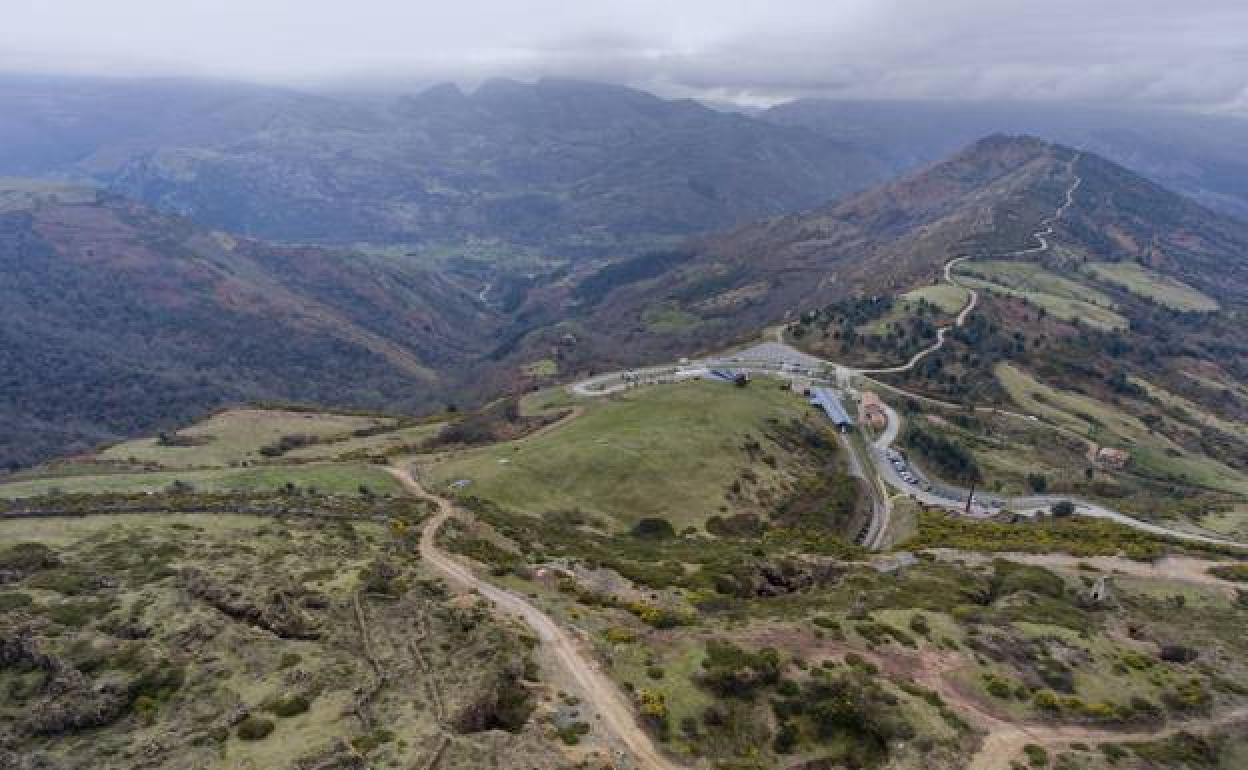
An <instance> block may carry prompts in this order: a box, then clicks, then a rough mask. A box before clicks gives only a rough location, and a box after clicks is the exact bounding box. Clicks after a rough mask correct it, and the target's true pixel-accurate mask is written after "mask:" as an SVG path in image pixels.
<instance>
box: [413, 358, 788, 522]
mask: <svg viewBox="0 0 1248 770" xmlns="http://www.w3.org/2000/svg"><path fill="white" fill-rule="evenodd" d="M585 408H586V412H585V414H584V415H583V416H581V417H579V418H577V419H575V420H572V421H570V422H568V423H566V424H564V425H561V426H560V427H558V428H556V429H554V430H551V431H549V432H546V433H543V434H541V435H540V436H536V437H534V438H533V439H531V440H522V441H517V442H511V443H504V444H498V445H495V446H490V447H485V448H482V449H479V450H471V451H467V452H459V453H455V454H453V455H448V456H442V457H439V458H436V459H435V460H431V461H428V462H426V463H424V464H423V465H421V468H420V471H421V474H422V476H423V477H424V478H426V479H427V480H429V481H430V482H432V483H433V484H434V485H435V486H437V487H445V486H446V485H448V484H450V483H452V482H455V481H458V480H461V479H462V480H467V481H469V482H471V483H470V484H469V485H468V486H467V487H465V490H464V491H465V494H469V495H474V496H477V497H481V498H484V499H488V500H491V501H493V502H495V503H498V504H499V505H502V506H504V507H507V508H513V509H518V510H523V511H528V512H530V513H541V512H544V511H550V510H560V509H573V508H579V509H581V510H583V511H585V512H586V513H591V514H599V515H602V516H606V517H608V518H610V519H614V520H617V521H619V522H622V523H625V524H629V523H632V522H634V521H636V520H637V519H640V518H643V517H646V516H663V517H665V518H668V519H670V520H671V521H672V523H673V525H675V526H677V528H679V527H682V526H685V525H687V524H699V523H701V522H702V521H703V520H704V519H705V518H706V517H708V516H710V515H712V514H715V513H716V511H717V508H718V507H719V505H720V503H721V502H722V501H723V500H724V495H725V492H726V491H727V489H728V488H729V487H730V486H731V485H732V484H733V481H734V480H735V479H736V478H737V476H738V473H739V472H740V470H741V469H742V468H743V467H745V466H747V465H749V457H748V455H747V454H746V452H745V451H744V450H743V449H742V445H743V444H744V443H745V441H746V437H747V435H748V436H751V437H753V438H755V439H757V440H759V441H760V443H761V445H762V451H763V452H766V453H769V454H770V455H771V456H773V457H774V458H776V467H775V468H772V467H770V466H769V465H765V464H760V465H759V466H758V467H756V468H755V473H757V475H758V476H759V477H760V478H759V481H758V484H759V486H760V487H766V486H767V485H768V484H770V483H775V482H778V481H780V480H781V479H782V478H783V477H785V475H786V474H785V470H784V469H785V462H784V460H785V453H784V451H783V450H782V449H781V448H779V447H778V446H776V445H775V444H774V443H773V442H771V441H770V440H768V439H767V438H766V434H767V432H768V430H769V428H770V427H771V425H772V423H770V422H769V421H771V420H774V421H777V422H781V421H783V422H788V421H789V420H791V419H794V418H799V417H801V416H803V415H806V414H809V413H810V411H811V407H809V406H808V405H807V404H805V403H804V402H803V400H802V399H801V398H800V397H798V396H795V395H794V394H793V393H791V392H790V391H788V390H784V389H781V388H780V387H779V386H778V385H777V383H775V382H773V381H770V380H759V381H756V382H755V383H753V384H751V385H750V386H749V387H747V388H736V387H733V386H732V385H728V384H725V383H711V382H704V381H696V382H685V383H680V384H676V385H666V386H658V387H652V388H645V389H641V390H636V391H632V392H629V393H627V394H624V395H620V396H614V397H611V398H608V399H604V400H602V401H598V402H590V403H587V404H586V407H585ZM417 459H418V461H419V458H417Z"/></svg>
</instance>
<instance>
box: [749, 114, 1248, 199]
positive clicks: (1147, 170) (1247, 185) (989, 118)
mask: <svg viewBox="0 0 1248 770" xmlns="http://www.w3.org/2000/svg"><path fill="white" fill-rule="evenodd" d="M756 114H757V116H758V117H759V118H760V119H762V120H767V121H770V122H774V123H779V124H781V125H786V126H797V127H802V128H810V129H813V130H815V131H818V132H819V133H821V134H823V135H825V136H827V137H829V138H831V139H835V140H838V141H842V142H846V143H847V144H850V145H852V146H854V147H856V148H858V149H859V150H860V151H862V152H864V153H865V154H867V155H868V156H869V157H871V158H872V159H873V160H875V161H876V162H879V163H882V164H884V165H885V166H887V167H888V168H889V169H890V171H893V172H903V171H909V170H912V169H914V168H917V167H919V166H922V165H924V164H927V163H932V162H935V161H937V160H940V159H942V158H945V157H947V156H949V155H950V154H952V153H954V152H956V151H957V150H958V149H960V148H961V147H963V146H965V145H967V144H969V143H970V142H973V141H975V140H976V139H979V138H981V137H984V136H988V135H989V134H993V133H1006V134H1028V135H1032V136H1038V137H1042V138H1044V139H1047V140H1049V141H1053V142H1060V143H1062V144H1066V145H1069V146H1071V147H1078V148H1081V149H1084V150H1087V151H1089V152H1093V153H1096V154H1098V155H1101V156H1104V157H1105V158H1108V159H1109V160H1112V161H1114V162H1116V163H1120V164H1122V165H1123V166H1126V167H1127V168H1130V169H1132V170H1133V171H1136V172H1138V173H1140V174H1143V175H1144V176H1146V177H1148V178H1150V179H1152V180H1153V181H1155V182H1157V183H1159V184H1161V185H1164V186H1165V187H1168V188H1170V189H1171V190H1174V191H1175V192H1178V193H1182V194H1183V195H1186V196H1188V197H1189V198H1192V199H1193V200H1196V201H1198V202H1200V203H1202V204H1204V205H1205V206H1208V207H1209V208H1212V209H1214V210H1217V211H1221V212H1223V213H1226V214H1233V215H1236V216H1238V217H1240V218H1241V219H1248V120H1244V119H1243V118H1236V117H1228V116H1215V115H1198V114H1194V113H1191V112H1181V111H1177V110H1168V111H1163V110H1157V109H1144V108H1135V109H1132V108H1122V107H1117V108H1114V107H1107V106H1103V105H1093V104H1081V103H1061V102H1058V103H1043V102H953V101H948V102H941V101H839V100H829V99H802V100H798V101H794V102H789V103H786V104H781V105H779V106H776V107H773V108H771V109H768V110H764V111H761V112H759V113H756Z"/></svg>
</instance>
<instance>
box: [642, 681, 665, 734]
mask: <svg viewBox="0 0 1248 770" xmlns="http://www.w3.org/2000/svg"><path fill="white" fill-rule="evenodd" d="M637 710H638V711H639V712H641V716H642V719H644V720H645V721H646V722H647V723H649V724H651V725H653V726H655V727H665V726H666V725H667V719H668V711H667V699H666V698H665V697H664V696H663V693H661V692H659V691H657V690H638V691H637Z"/></svg>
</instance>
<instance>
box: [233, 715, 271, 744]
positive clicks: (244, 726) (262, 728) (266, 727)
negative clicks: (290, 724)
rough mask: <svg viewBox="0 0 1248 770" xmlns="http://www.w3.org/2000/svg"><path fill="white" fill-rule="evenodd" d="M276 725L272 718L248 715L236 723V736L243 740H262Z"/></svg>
mask: <svg viewBox="0 0 1248 770" xmlns="http://www.w3.org/2000/svg"><path fill="white" fill-rule="evenodd" d="M275 727H277V725H276V724H274V723H273V720H272V719H265V718H263V717H258V716H255V715H250V716H248V717H247V718H245V719H244V720H243V721H241V722H239V723H238V738H239V740H243V741H262V740H264V739H265V738H268V737H269V734H270V733H272V732H273V729H274V728H275Z"/></svg>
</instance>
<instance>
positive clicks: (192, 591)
mask: <svg viewBox="0 0 1248 770" xmlns="http://www.w3.org/2000/svg"><path fill="white" fill-rule="evenodd" d="M179 577H180V579H181V582H182V587H183V589H184V590H185V591H186V592H187V593H188V594H189V595H190V596H192V597H194V598H196V599H199V600H200V601H203V602H205V603H207V604H208V605H209V606H211V607H213V608H215V609H216V610H218V611H220V612H221V613H223V614H225V615H228V616H229V617H231V618H234V619H235V620H238V621H241V622H243V623H247V624H248V625H251V626H255V627H256V628H261V629H264V630H265V631H268V632H270V633H272V634H276V635H277V636H280V637H281V638H283V639H319V638H320V637H321V632H320V631H319V630H318V629H317V628H315V624H314V623H313V622H312V621H311V620H310V619H309V618H308V617H307V616H306V615H304V614H303V612H302V611H300V610H299V608H298V607H297V606H296V602H294V601H292V600H291V598H290V596H289V595H288V594H287V593H286V592H285V591H280V590H277V591H273V592H271V593H270V594H269V595H268V596H267V597H265V599H264V601H263V602H257V601H255V600H254V599H252V598H251V597H248V596H247V595H245V594H244V593H243V592H242V591H240V590H239V589H237V588H235V587H233V586H223V585H221V584H219V583H217V582H216V581H215V580H213V579H212V578H211V577H209V576H208V575H207V574H205V573H204V572H203V571H201V570H198V569H193V568H188V569H185V570H183V571H182V572H181V573H180V575H179Z"/></svg>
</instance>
